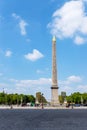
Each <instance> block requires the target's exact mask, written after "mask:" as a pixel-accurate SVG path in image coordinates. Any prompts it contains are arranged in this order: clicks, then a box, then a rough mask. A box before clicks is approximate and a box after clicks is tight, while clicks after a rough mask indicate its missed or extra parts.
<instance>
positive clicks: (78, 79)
mask: <svg viewBox="0 0 87 130" xmlns="http://www.w3.org/2000/svg"><path fill="white" fill-rule="evenodd" d="M81 81H82V78H81V77H80V76H75V75H71V76H69V77H67V79H66V80H64V81H60V80H59V82H58V83H59V85H65V86H66V85H70V84H73V83H80V82H81Z"/></svg>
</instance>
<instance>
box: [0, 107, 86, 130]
mask: <svg viewBox="0 0 87 130" xmlns="http://www.w3.org/2000/svg"><path fill="white" fill-rule="evenodd" d="M0 130H87V109H0Z"/></svg>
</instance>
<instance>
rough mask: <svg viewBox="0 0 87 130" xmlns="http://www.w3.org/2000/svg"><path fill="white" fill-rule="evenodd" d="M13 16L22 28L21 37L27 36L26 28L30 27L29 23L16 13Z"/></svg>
mask: <svg viewBox="0 0 87 130" xmlns="http://www.w3.org/2000/svg"><path fill="white" fill-rule="evenodd" d="M12 16H13V17H14V18H15V19H16V20H18V22H19V23H18V25H19V28H20V33H21V35H26V34H27V31H26V26H27V25H28V23H27V22H26V21H25V20H23V19H22V18H21V17H20V16H18V15H17V14H16V13H13V14H12Z"/></svg>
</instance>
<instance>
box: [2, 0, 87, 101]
mask: <svg viewBox="0 0 87 130" xmlns="http://www.w3.org/2000/svg"><path fill="white" fill-rule="evenodd" d="M53 35H55V36H56V38H57V44H56V47H57V69H58V86H59V94H60V93H61V91H66V93H67V95H69V94H71V93H73V92H77V91H79V92H82V93H83V92H87V79H86V78H87V71H86V67H87V60H86V59H87V0H72V1H70V0H62V1H61V0H48V1H47V0H44V1H41V0H37V1H35V0H32V1H30V0H26V1H25V0H22V1H18V0H14V1H11V0H8V1H6V0H0V91H2V90H3V88H4V90H5V92H7V93H24V94H33V95H35V93H36V92H38V91H41V92H42V93H44V95H45V97H46V98H47V99H50V97H51V90H50V87H51V68H52V64H51V62H52V61H51V60H52V59H51V56H52V36H53Z"/></svg>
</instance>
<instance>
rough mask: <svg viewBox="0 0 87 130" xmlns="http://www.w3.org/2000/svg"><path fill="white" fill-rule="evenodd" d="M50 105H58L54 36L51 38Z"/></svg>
mask: <svg viewBox="0 0 87 130" xmlns="http://www.w3.org/2000/svg"><path fill="white" fill-rule="evenodd" d="M51 105H52V106H58V105H59V98H58V82H57V62H56V37H55V36H54V37H53V39H52V87H51Z"/></svg>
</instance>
